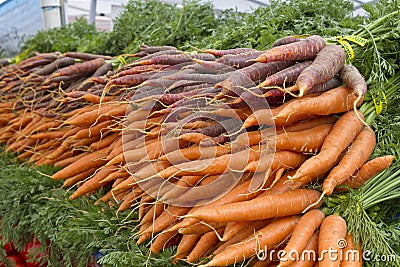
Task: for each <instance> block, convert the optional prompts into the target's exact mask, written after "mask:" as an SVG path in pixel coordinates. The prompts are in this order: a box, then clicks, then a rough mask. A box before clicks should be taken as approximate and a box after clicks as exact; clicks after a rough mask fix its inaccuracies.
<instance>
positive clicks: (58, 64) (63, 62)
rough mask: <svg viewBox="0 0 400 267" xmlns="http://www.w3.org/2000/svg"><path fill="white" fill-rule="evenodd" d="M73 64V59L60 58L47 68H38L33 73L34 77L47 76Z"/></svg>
mask: <svg viewBox="0 0 400 267" xmlns="http://www.w3.org/2000/svg"><path fill="white" fill-rule="evenodd" d="M72 64H75V59H74V58H71V57H61V58H59V59H57V60H55V61H53V62H52V63H50V64H48V65H47V66H45V67H43V68H40V69H39V70H37V71H35V72H34V74H35V75H49V74H52V73H53V72H55V71H56V70H57V69H60V68H64V67H67V66H70V65H72Z"/></svg>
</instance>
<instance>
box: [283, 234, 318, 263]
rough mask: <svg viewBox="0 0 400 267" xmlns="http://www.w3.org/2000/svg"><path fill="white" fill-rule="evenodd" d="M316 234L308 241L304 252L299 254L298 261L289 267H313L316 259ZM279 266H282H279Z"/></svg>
mask: <svg viewBox="0 0 400 267" xmlns="http://www.w3.org/2000/svg"><path fill="white" fill-rule="evenodd" d="M317 251H318V232H315V233H314V234H313V235H312V236H311V238H310V239H309V240H308V242H307V244H306V246H305V247H304V250H303V251H302V252H299V260H296V261H295V262H293V263H292V264H291V265H290V266H291V267H313V266H314V263H315V262H316V261H318V259H317ZM279 266H283V265H282V264H280V265H279Z"/></svg>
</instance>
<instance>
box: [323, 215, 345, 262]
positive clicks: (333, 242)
mask: <svg viewBox="0 0 400 267" xmlns="http://www.w3.org/2000/svg"><path fill="white" fill-rule="evenodd" d="M346 233H347V225H346V221H345V220H344V219H343V218H342V217H340V216H338V215H335V214H333V215H329V216H328V217H326V218H325V220H324V221H323V222H322V224H321V227H320V232H319V237H318V254H319V258H320V259H321V260H320V262H319V263H320V265H321V266H324V267H330V266H340V255H341V254H340V253H342V249H343V247H341V246H340V244H341V243H342V241H344V240H345V238H346ZM329 251H336V253H334V254H333V255H329V254H328V252H329Z"/></svg>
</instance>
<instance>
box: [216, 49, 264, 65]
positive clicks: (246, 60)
mask: <svg viewBox="0 0 400 267" xmlns="http://www.w3.org/2000/svg"><path fill="white" fill-rule="evenodd" d="M262 53H263V52H262V51H250V52H246V53H240V54H235V55H224V56H222V57H220V58H219V59H217V60H216V62H217V63H220V64H224V65H225V66H228V67H232V68H236V69H242V68H245V67H248V66H250V65H252V64H254V61H251V60H252V59H255V58H257V57H258V56H259V55H261V54H262Z"/></svg>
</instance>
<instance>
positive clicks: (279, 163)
mask: <svg viewBox="0 0 400 267" xmlns="http://www.w3.org/2000/svg"><path fill="white" fill-rule="evenodd" d="M307 158H308V157H307V155H305V154H302V153H297V152H294V151H288V150H281V151H278V152H275V153H271V154H266V155H265V156H262V157H260V159H259V160H254V161H251V162H249V163H248V164H247V166H246V171H249V172H265V171H268V170H270V171H274V170H277V169H280V168H281V167H285V168H286V169H288V168H297V167H299V166H300V165H301V164H302V163H303V162H304V161H306V160H307Z"/></svg>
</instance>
